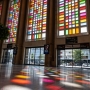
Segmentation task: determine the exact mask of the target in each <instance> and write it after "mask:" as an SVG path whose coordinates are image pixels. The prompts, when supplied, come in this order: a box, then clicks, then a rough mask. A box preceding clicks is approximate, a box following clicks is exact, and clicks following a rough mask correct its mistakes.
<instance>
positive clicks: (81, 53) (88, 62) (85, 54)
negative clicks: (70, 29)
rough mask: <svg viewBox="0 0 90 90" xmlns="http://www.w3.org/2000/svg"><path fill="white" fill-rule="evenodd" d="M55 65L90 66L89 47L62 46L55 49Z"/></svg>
mask: <svg viewBox="0 0 90 90" xmlns="http://www.w3.org/2000/svg"><path fill="white" fill-rule="evenodd" d="M57 65H58V66H59V67H67V68H70V67H81V68H90V49H89V48H83V49H82V48H80V47H79V48H75V47H74V48H70V47H69V48H63V49H58V50H57Z"/></svg>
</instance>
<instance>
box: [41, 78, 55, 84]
mask: <svg viewBox="0 0 90 90" xmlns="http://www.w3.org/2000/svg"><path fill="white" fill-rule="evenodd" d="M42 80H43V82H45V83H54V80H51V79H45V78H44V79H42Z"/></svg>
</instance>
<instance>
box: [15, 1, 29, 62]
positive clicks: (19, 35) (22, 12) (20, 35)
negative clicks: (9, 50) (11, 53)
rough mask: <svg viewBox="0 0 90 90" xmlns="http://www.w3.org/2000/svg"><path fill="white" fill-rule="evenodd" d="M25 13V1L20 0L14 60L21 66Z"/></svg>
mask: <svg viewBox="0 0 90 90" xmlns="http://www.w3.org/2000/svg"><path fill="white" fill-rule="evenodd" d="M26 13H27V0H21V9H20V17H19V25H18V32H17V41H16V45H17V47H18V50H17V55H16V56H15V58H14V63H15V64H22V63H23V56H24V55H23V54H24V47H23V42H24V37H25V34H24V33H25V30H26V29H25V26H26V21H25V20H26Z"/></svg>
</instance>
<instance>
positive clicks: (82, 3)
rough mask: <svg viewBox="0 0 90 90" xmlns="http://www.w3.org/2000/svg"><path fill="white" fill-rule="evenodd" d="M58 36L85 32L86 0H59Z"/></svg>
mask: <svg viewBox="0 0 90 90" xmlns="http://www.w3.org/2000/svg"><path fill="white" fill-rule="evenodd" d="M58 11H59V17H58V18H59V19H58V20H59V21H58V22H59V25H58V27H59V28H58V36H66V35H75V34H76V35H77V34H82V33H87V17H86V14H87V13H86V0H59V10H58Z"/></svg>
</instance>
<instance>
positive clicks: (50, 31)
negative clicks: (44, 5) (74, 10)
mask: <svg viewBox="0 0 90 90" xmlns="http://www.w3.org/2000/svg"><path fill="white" fill-rule="evenodd" d="M47 13H48V14H47V32H46V44H49V45H50V49H49V54H47V55H46V56H45V66H55V65H56V64H55V63H54V64H53V63H52V62H53V61H54V41H55V40H54V39H55V0H48V12H47Z"/></svg>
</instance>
